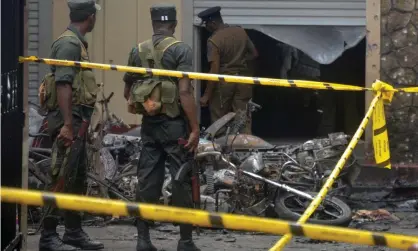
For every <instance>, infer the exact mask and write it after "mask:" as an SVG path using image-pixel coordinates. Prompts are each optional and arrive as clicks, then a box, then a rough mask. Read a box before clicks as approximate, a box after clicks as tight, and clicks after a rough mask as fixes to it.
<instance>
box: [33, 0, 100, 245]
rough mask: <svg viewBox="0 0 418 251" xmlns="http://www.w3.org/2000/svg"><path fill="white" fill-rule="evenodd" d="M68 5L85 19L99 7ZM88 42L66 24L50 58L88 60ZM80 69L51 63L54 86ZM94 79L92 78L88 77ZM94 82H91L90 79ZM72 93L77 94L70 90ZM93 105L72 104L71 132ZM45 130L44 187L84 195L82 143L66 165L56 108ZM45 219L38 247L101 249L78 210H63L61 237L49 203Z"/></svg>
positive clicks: (82, 0) (85, 2)
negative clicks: (47, 165)
mask: <svg viewBox="0 0 418 251" xmlns="http://www.w3.org/2000/svg"><path fill="white" fill-rule="evenodd" d="M68 6H69V8H70V11H71V15H74V12H75V11H76V13H75V14H76V15H79V13H80V12H82V14H81V15H82V16H84V17H85V18H87V16H88V15H91V14H94V13H96V11H97V10H100V6H99V5H97V4H95V1H93V0H69V1H68ZM87 47H88V44H87V42H86V40H85V38H84V36H83V35H82V34H81V33H80V32H79V30H78V29H77V28H76V27H75V26H74V25H73V24H70V25H69V26H68V28H67V30H66V31H65V32H64V33H63V34H62V35H61V36H60V37H59V38H58V39H57V40H56V41H55V42H54V43H53V44H52V49H51V55H50V58H53V59H60V60H72V61H88V54H87ZM80 71H81V69H79V68H75V67H60V66H51V72H52V73H53V74H54V75H53V76H54V79H55V84H56V85H67V84H72V83H73V82H74V81H76V80H75V79H76V78H77V76H78V75H77V74H79V72H80ZM92 81H94V80H92ZM94 84H95V81H94ZM74 95H77V94H75V93H74V92H73V100H74ZM92 111H93V107H87V106H84V105H75V104H73V105H72V128H73V134H74V135H77V134H78V131H79V129H80V127H81V125H82V120H83V118H88V119H89V118H90V116H91V114H92ZM47 119H48V132H49V134H50V136H51V138H52V140H53V141H54V144H53V147H52V161H51V170H50V172H49V181H50V182H49V184H48V185H47V189H48V190H49V191H52V192H64V193H72V194H84V193H85V187H86V186H85V182H86V148H85V142H84V145H83V146H82V149H80V150H79V151H77V153H78V156H75V155H73V154H72V155H71V158H75V159H76V162H77V164H76V165H74V166H68V161H69V159H68V157H69V153H70V151H71V147H66V146H64V143H63V142H62V141H61V140H59V139H57V136H58V135H59V133H60V130H61V128H62V127H63V125H64V119H63V116H62V114H61V111H60V109H59V108H58V107H57V108H56V109H53V110H50V111H49V112H48V115H47ZM69 168H72V169H73V170H72V172H71V173H72V175H73V176H72V178H71V179H72V180H73V181H72V182H69V180H68V177H66V176H64V174H65V173H67V171H68V170H69ZM44 212H45V215H44V216H45V218H44V220H43V230H42V233H41V238H40V242H39V249H40V250H62V251H64V250H76V247H78V248H82V249H90V250H97V249H102V248H103V244H101V243H100V242H96V241H92V240H90V238H89V237H88V235H87V234H86V233H85V232H84V231H83V230H82V228H81V215H80V213H79V212H72V211H65V212H64V219H65V234H64V237H63V240H61V239H60V238H59V235H58V234H57V232H56V227H57V224H58V219H59V210H58V209H57V208H55V207H53V206H48V207H46V208H45V209H44Z"/></svg>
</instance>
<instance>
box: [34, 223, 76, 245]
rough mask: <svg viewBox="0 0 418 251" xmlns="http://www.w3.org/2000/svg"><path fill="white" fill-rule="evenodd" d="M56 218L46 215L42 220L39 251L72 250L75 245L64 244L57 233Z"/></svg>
mask: <svg viewBox="0 0 418 251" xmlns="http://www.w3.org/2000/svg"><path fill="white" fill-rule="evenodd" d="M57 225H58V220H57V219H55V218H52V217H47V218H45V219H44V222H43V229H42V232H41V238H40V240H39V251H74V250H77V248H76V247H74V246H71V245H67V244H65V243H64V242H63V241H62V240H61V238H60V237H59V235H58V233H57Z"/></svg>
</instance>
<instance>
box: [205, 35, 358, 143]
mask: <svg viewBox="0 0 418 251" xmlns="http://www.w3.org/2000/svg"><path fill="white" fill-rule="evenodd" d="M247 34H248V35H249V37H250V38H251V40H252V41H253V43H254V44H255V46H256V47H257V49H258V51H259V54H260V57H259V60H258V61H257V66H256V69H255V76H257V77H270V78H280V68H281V64H282V62H283V60H282V57H283V56H282V55H281V53H282V51H281V49H280V47H279V46H277V45H278V43H279V42H278V41H277V40H275V39H273V38H271V37H269V36H267V35H265V34H263V33H261V32H258V31H256V30H247ZM209 36H210V34H209V33H208V32H207V31H206V30H205V29H203V28H202V29H201V41H202V45H201V48H202V49H201V62H202V64H201V65H202V68H201V71H202V72H208V71H209V64H208V63H207V58H206V41H207V39H208V38H209ZM365 50H366V44H365V39H363V40H362V41H361V42H360V43H359V44H357V45H356V46H355V47H353V48H351V49H348V50H346V51H345V52H344V53H343V55H342V56H341V57H339V58H338V59H337V60H336V61H334V62H333V63H332V64H330V65H321V66H320V72H321V76H320V79H319V81H326V82H334V83H343V84H351V85H358V86H364V85H365ZM306 80H312V79H306ZM205 86H206V81H202V90H201V91H202V95H203V92H204V88H205ZM364 99H365V95H364V93H363V92H331V91H315V90H307V89H293V88H280V87H270V86H254V94H253V101H254V102H256V103H258V104H260V105H262V106H263V109H262V110H260V111H258V112H257V113H255V114H253V121H252V131H253V134H254V135H257V136H260V137H263V138H265V139H271V140H276V139H280V141H281V140H287V139H289V140H291V141H293V140H295V139H301V140H303V139H308V138H314V137H318V136H326V134H327V133H331V132H336V131H344V132H346V133H349V134H351V133H353V132H354V131H355V129H356V128H357V127H356V126H358V125H359V123H360V121H361V118H362V116H363V114H364ZM324 113H326V115H327V117H324V116H325V115H324ZM324 119H326V120H327V121H328V123H327V124H329V126H328V128H326V129H323V128H321V127H322V126H321V122H322V121H323V120H324ZM201 123H202V125H204V126H208V125H209V124H210V116H209V112H208V109H207V108H202V112H201ZM321 129H323V130H321Z"/></svg>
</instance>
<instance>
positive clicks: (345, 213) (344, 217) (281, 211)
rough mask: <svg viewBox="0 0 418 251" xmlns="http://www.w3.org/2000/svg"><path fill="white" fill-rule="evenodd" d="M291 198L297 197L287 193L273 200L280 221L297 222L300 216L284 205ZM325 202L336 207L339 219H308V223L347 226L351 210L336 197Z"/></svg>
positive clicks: (280, 194) (314, 194)
mask: <svg viewBox="0 0 418 251" xmlns="http://www.w3.org/2000/svg"><path fill="white" fill-rule="evenodd" d="M306 193H308V194H310V195H312V196H314V197H315V196H316V195H317V193H312V192H306ZM292 196H293V197H297V196H298V195H295V194H293V193H288V192H285V193H278V195H277V196H276V198H275V203H274V205H275V207H274V210H275V212H276V213H277V214H278V216H279V218H281V219H284V220H290V221H298V220H299V218H300V217H301V216H302V215H301V214H299V213H295V212H293V211H292V210H291V209H290V208H288V207H287V206H286V204H285V201H286V200H287V199H289V198H291V197H292ZM325 201H326V202H328V204H332V205H334V206H337V207H338V209H339V211H340V215H339V217H338V218H337V219H315V218H310V219H309V220H308V223H312V224H321V225H332V226H344V227H346V226H348V225H349V224H350V222H351V217H352V212H351V208H350V207H349V206H348V205H347V204H346V203H344V202H343V201H342V200H340V199H338V198H336V197H327V198H326V199H325ZM308 204H309V203H308ZM308 204H307V205H308ZM307 205H306V206H307ZM311 217H312V216H311Z"/></svg>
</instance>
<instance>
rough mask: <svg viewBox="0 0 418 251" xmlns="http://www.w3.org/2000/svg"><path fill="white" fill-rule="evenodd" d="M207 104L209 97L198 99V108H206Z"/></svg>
mask: <svg viewBox="0 0 418 251" xmlns="http://www.w3.org/2000/svg"><path fill="white" fill-rule="evenodd" d="M208 103H209V97H207V96H203V97H201V98H200V106H202V107H206V106H208Z"/></svg>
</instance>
